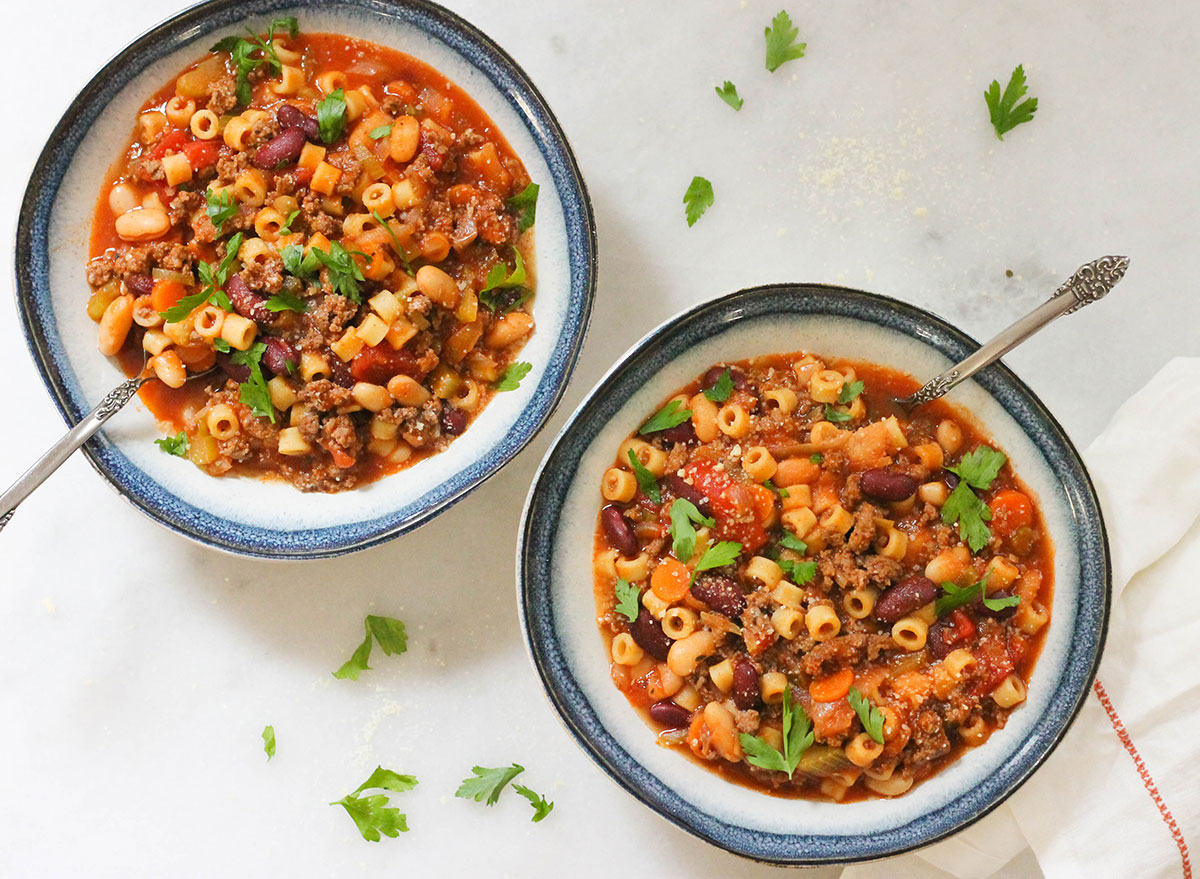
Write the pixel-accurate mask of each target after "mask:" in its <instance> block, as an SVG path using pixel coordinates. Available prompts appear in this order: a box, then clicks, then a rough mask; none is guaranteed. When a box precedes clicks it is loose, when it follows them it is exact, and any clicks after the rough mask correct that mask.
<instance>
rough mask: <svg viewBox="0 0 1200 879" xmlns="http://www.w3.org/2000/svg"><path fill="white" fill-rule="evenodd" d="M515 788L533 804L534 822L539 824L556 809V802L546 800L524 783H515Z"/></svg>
mask: <svg viewBox="0 0 1200 879" xmlns="http://www.w3.org/2000/svg"><path fill="white" fill-rule="evenodd" d="M513 790H514V791H516V792H517V793H519V794H520V795H521V796H523V797H524V798H525V799H527V800H529V805H531V806H533V819H532V820H533V823H534V824H537V823H538V822H539V821H541V820H542V819H543V818H545V817H546V816H547V815H549V814H550V813H551V812H553V811H554V803H548V802H546V800H545V798H544V797H542V796H540V795H539V794H536V793H534V792H533V791H531V790H530V789H529V788H527V787H525V785H523V784H514V785H513Z"/></svg>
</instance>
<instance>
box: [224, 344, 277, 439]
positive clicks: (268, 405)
mask: <svg viewBox="0 0 1200 879" xmlns="http://www.w3.org/2000/svg"><path fill="white" fill-rule="evenodd" d="M266 352H267V345H266V343H265V342H255V343H254V344H253V345H251V346H250V347H249V348H247V349H246V350H245V351H234V352H232V353H231V354H230V355H229V362H230V363H232V364H234V365H235V366H244V367H246V368H247V369H249V370H250V378H248V379H247V380H246V381H244V382H242V383H241V384H240V385H238V400H239V402H241V403H243V404H244V405H246V406H249V407H250V411H251V413H252V414H253V415H255V416H257V417H259V418H269V419H270V420H271V423H272V424H274V423H275V406H274V404H273V403H272V402H271V391H270V389H269V388H268V387H267V379H266V377H265V376H263V372H262V358H263V354H265V353H266Z"/></svg>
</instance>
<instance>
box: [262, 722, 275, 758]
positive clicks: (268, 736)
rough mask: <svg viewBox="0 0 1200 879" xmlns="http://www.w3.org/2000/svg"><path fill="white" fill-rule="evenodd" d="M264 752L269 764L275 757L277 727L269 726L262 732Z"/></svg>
mask: <svg viewBox="0 0 1200 879" xmlns="http://www.w3.org/2000/svg"><path fill="white" fill-rule="evenodd" d="M262 740H263V750H264V751H265V752H266V754H267V762H268V763H270V762H271V758H272V757H274V756H275V727H273V726H271V724H269V723H268V724H267V725H266V726H264V727H263V731H262Z"/></svg>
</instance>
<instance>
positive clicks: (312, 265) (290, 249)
mask: <svg viewBox="0 0 1200 879" xmlns="http://www.w3.org/2000/svg"><path fill="white" fill-rule="evenodd" d="M279 257H280V258H281V259H282V260H283V268H284V269H285V270H286V271H287V272H288V274H291V275H295V276H296V277H297V278H300V279H301V280H303V281H308V280H312V277H313V275H314V274H316V271H317V269H319V268H320V267H321V263H320V261H319V260H318V259H317V257H316V256H315V255H314V254H313V251H312V250H309V252H308V253H305V252H304V246H303V245H301V244H288V245H286V246H285V247H284V248H283V250H281V251H279Z"/></svg>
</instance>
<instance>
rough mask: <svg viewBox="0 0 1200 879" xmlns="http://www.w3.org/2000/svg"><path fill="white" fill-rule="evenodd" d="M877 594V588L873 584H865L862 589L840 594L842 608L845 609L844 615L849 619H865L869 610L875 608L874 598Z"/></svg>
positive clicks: (869, 612) (868, 614)
mask: <svg viewBox="0 0 1200 879" xmlns="http://www.w3.org/2000/svg"><path fill="white" fill-rule="evenodd" d="M878 595H879V590H878V589H875V588H874V587H873V586H866V587H863V588H862V589H855V590H853V591H852V592H847V593H846V594H845V595H844V596H842V609H843V610H845V611H846V615H847V616H848V617H850V618H851V619H855V620H865V619H866V618H867V617H869V616H870V615H871V611H873V610H874V609H875V599H876V598H877V597H878Z"/></svg>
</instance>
